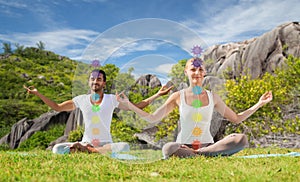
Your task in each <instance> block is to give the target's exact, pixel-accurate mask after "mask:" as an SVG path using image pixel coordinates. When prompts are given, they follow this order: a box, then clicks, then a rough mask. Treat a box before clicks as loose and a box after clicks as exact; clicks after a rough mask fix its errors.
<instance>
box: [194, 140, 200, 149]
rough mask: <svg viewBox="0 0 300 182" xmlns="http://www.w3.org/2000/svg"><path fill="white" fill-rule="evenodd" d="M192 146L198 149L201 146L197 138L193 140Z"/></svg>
mask: <svg viewBox="0 0 300 182" xmlns="http://www.w3.org/2000/svg"><path fill="white" fill-rule="evenodd" d="M192 148H193V149H194V150H198V149H199V148H201V142H200V141H199V140H194V141H193V143H192Z"/></svg>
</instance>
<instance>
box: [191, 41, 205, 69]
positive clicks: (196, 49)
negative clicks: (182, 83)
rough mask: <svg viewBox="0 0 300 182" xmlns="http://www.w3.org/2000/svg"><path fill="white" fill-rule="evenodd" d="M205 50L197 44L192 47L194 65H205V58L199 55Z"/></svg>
mask: <svg viewBox="0 0 300 182" xmlns="http://www.w3.org/2000/svg"><path fill="white" fill-rule="evenodd" d="M202 52H203V49H202V48H201V47H200V46H198V45H196V46H194V47H193V48H192V53H193V54H194V57H195V58H194V61H193V62H192V65H193V66H194V67H196V68H198V67H201V66H202V65H203V60H202V59H201V58H200V57H199V56H200V55H201V53H202Z"/></svg>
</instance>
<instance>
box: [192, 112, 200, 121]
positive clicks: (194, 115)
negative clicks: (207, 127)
mask: <svg viewBox="0 0 300 182" xmlns="http://www.w3.org/2000/svg"><path fill="white" fill-rule="evenodd" d="M192 119H193V121H194V122H200V121H201V120H202V115H201V114H200V113H194V114H193V115H192Z"/></svg>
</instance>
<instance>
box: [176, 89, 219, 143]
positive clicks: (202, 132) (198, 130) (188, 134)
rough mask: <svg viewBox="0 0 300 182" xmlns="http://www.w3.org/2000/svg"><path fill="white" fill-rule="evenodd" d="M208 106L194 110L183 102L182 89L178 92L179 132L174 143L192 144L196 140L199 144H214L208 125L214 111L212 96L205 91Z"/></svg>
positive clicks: (183, 94) (183, 93)
mask: <svg viewBox="0 0 300 182" xmlns="http://www.w3.org/2000/svg"><path fill="white" fill-rule="evenodd" d="M206 93H207V95H208V101H209V103H208V105H206V106H201V107H199V108H195V107H193V106H190V105H188V104H187V103H186V101H185V92H184V89H183V90H181V91H180V106H179V114H180V123H179V124H180V128H181V129H180V131H179V134H178V136H177V139H176V142H177V143H181V144H192V143H193V141H195V140H198V141H200V142H201V143H214V140H213V137H212V136H211V133H210V124H211V119H212V114H213V110H214V100H213V95H212V93H211V92H210V91H207V90H206Z"/></svg>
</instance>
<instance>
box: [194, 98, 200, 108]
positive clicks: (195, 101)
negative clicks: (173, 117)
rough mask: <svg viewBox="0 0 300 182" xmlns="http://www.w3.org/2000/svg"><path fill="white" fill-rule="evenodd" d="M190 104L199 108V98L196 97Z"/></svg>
mask: <svg viewBox="0 0 300 182" xmlns="http://www.w3.org/2000/svg"><path fill="white" fill-rule="evenodd" d="M192 106H193V107H194V108H199V107H201V106H202V102H201V101H200V100H198V99H196V100H194V101H193V102H192Z"/></svg>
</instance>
